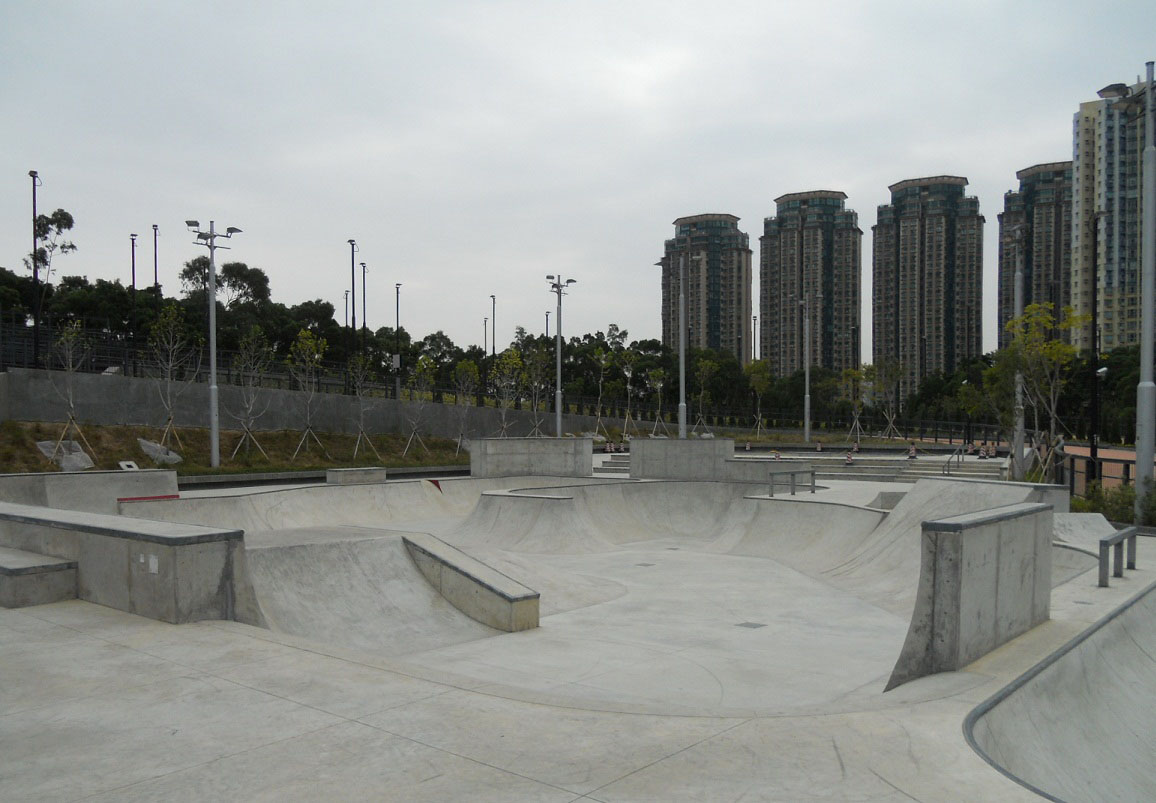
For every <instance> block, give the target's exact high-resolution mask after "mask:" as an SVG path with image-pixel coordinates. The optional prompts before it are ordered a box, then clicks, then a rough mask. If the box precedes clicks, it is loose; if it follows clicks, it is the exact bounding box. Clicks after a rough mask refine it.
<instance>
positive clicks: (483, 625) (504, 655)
mask: <svg viewBox="0 0 1156 803" xmlns="http://www.w3.org/2000/svg"><path fill="white" fill-rule="evenodd" d="M765 491H766V489H765V487H760V486H757V485H752V484H750V483H739V482H730V483H727V482H705V481H665V480H663V481H636V480H598V479H593V478H588V479H559V478H549V477H522V478H503V479H484V480H482V479H447V480H442V481H440V482H436V483H435V482H430V481H424V480H423V481H409V482H391V483H384V484H367V485H357V486H312V487H307V488H297V489H286V490H272V491H259V492H253V493H229V494H226V495H221V496H191V497H187V498H181V499H164V500H152V501H133V502H124V503H122V504H121V512H122V514H123V515H127V516H132V517H137V518H144V519H152V520H158V521H168V522H180V523H184V524H198V525H202V526H212V527H216V528H224V529H230V530H234V529H235V530H243V531H244V533H245V535H244V550H243V553H242V554H241V555H239V556H238V557H237V560H236V564H237V565H236V569H237V580H236V586H237V588H236V594H235V597H236V604H235V608H234V614H235V618H237V619H238V620H240V621H243V622H248V623H251V624H256V625H260V626H262V627H267V628H270V629H272V630H275V631H278V632H281V633H285V634H288V635H291V636H296V637H303V638H307V639H314V640H317V641H322V642H326V643H333V644H336V645H338V646H342V647H348V648H352V649H357V650H362V651H366V652H369V653H373V654H376V655H380V656H387V657H390V658H392V659H398V660H404V661H405V662H407V663H408V664H411V665H413V666H415V667H424V668H426V669H428V670H430V671H438V672H452V673H454V674H455V675H459V676H462V677H463V678H464V679H465V680H467V681H468V682H472V683H477V682H484V683H487V684H492V685H493V686H494V687H495V688H498V687H500V688H502V689H503V693H507V694H510V695H514V696H519V697H523V698H527V699H544V700H550V701H554V702H558V701H561V702H564V703H566V704H572V705H576V706H594V707H598V708H605V709H607V710H623V711H652V712H659V711H661V712H671V711H677V712H680V713H694V714H711V715H719V714H728V713H730V714H749V713H752V712H759V713H773V712H779V711H787V710H798V709H814V710H821V709H825V708H828V707H832V706H834V707H835V708H836V709H838V710H848V709H851V710H853V709H856V708H859V707H867V708H870V707H876V706H879V705H884V704H886V703H885V702H884V700H885V699H886V698H884V697H883V696H882V692H883V691H884V690H885V689H887V688H890V687H894V686H898V685H900V684H902V683H904V682H906V681H911V680H916V679H917V678H919V677H922V676H925V675H934V674H936V673H939V672H941V671H943V670H944V669H945V668H946V669H957V668H959V667H960V666H962V665H964V664H966V663H967V662H969V661H968V660H965V659H967V658H969V657H970V658H974V657H978V656H979V654H982V652H985V651H987V650H989V649H991V648H992V647H994V646H996V644H997V643H999V641H1003V640H1006V638H1007V637H1009V636H1008V634H1005V635H1004V637H1002V638H999V639H998V640H997V641H993V640H992V638H993V637H992V636H991V634H988V635H987V636H984V637H983V638H979V639H978V641H979V642H981V645H980V646H981V647H982V651H981V652H980V653H978V654H976V655H974V656H968V654H967V650H966V649H965V648H966V645H964V649H963V650H962V652H960V650H959V649H956V652H955V653H953V655H952V657H951V658H950V659H949V660H947V662H946V663H944V661H943V660H942V656H940V657H939V658H936V656H934V655H932V654H931V652H932V648H931V644H932V642H933V641H934V639H933V638H932V633H931V630H930V629H929V626H928V623H927V622H922V623H920V622H918V621H916V620H918V619H919V616H914V615H915V614H916V613H917V612H918V611H919V610H921V609H922V608H927V609H928V610H930V606H931V604H932V602H931V601H932V599H933V597H934V594H935V593H939V592H937V591H935V589H933V588H931V587H930V586H929V587H927V588H921V583H923V584H926V583H929V582H930V580H928V579H927V578H928V577H929V573H928V570H927V568H926V567H924V566H922V565H921V564H923V563H924V562H926V561H927V559H928V558H927V556H926V554H924V553H925V552H926V549H925V548H924V547H922V546H921V543H922V542H923V541H924V540H925V536H924V533H923V529H924V522H926V521H928V520H944V521H948V520H950V519H951V517H958V516H961V515H962V516H965V517H966V516H968V515H974V514H976V512H977V511H989V510H991V509H998V510H1000V511H1005V514H1004V515H1007V516H1011V517H1012V518H1015V519H1016V521H1018V522H1020V524H1021V525H1022V524H1023V523H1024V522H1027V523H1028V525H1029V530H1030V533H1031V534H1029V536H1028V542H1032V541H1033V539H1034V541H1035V542H1038V541H1039V536H1038V535H1035V533H1037V531H1041V527H1044V526H1045V525H1046V527H1047V530H1048V532H1049V533H1050V529H1051V528H1050V516H1051V507H1050V506H1049V505H1048V504H1042V503H1043V502H1044V501H1047V502H1049V503H1050V502H1053V501H1054V494H1055V491H1054V489H1052V490H1049V489H1048V488H1047V487H1046V486H1032V485H1017V484H1008V483H992V482H976V481H965V480H937V479H936V480H922V481H920V482H919V483H918V484H916V485H915V486H914V487H913V488H912V489H911V490H910V491H908V492H906V493H905V494H904V495H903V497H902V498H901V499H899V500H898V502H896V503H894V505H893V506H892V505H891V504H890V502H893V501H894V494H893V493H892V494H891V497H890V499H889V504H888V507H891V509H890V510H884V509H883V508H882V507H875V506H872V504H871V503H872V502H873V501H875V500H874V498H873V497H876V496H878V495H879V492H878V491H871V492H870V496H871V497H872V498H868V497H863V498H857V499H854V500H853V501H851V502H848V501H826V498H827V496H828V495H827V494H824V493H820V494H817V495H815V496H813V497H812V496H810V495H809V494H800V495H798V496H793V497H792V496H777V497H769V496H767V495H766V494H765ZM844 496H846V495H844ZM1000 526H1005V527H1006V523H1005V524H1004V525H1000ZM949 529H950V528H949ZM993 532H995V531H993ZM945 537H946V536H945ZM993 537H994V538H995V539H996V541H997V542H998V541H999V540H1000V539H1001V538H1002V539H1003V540H1004V541H1005V542H1006V541H1007V539H1008V538H1009V536H1008V534H1007V533H1006V532H1004V534H1003V535H1002V536H1001V535H999V533H998V532H997V533H995V535H994V536H993ZM1007 551H1008V550H1007V549H1006V547H1005V552H1007ZM1045 551H1046V552H1049V553H1050V547H1048V545H1047V543H1046V542H1045ZM430 553H440V554H441V555H442V559H441V563H440V564H439V565H440V566H441V567H442V568H440V569H439V571H441V572H442V575H443V576H444V575H446V573H449V574H450V575H453V576H455V577H456V576H457V574H458V573H460V572H461V570H460V567H459V566H458V564H460V563H462V562H472V563H471V566H472V568H471V569H470V570H469V571H467V572H465V573H466V574H467V575H469V576H470V577H472V578H474V580H475V581H477V580H478V578H479V577H480V578H481V579H480V582H475V585H474V587H475V589H476V588H477V587H482V588H483V589H490V590H494V589H498V590H499V591H501V590H503V589H505V590H506V591H508V592H509V594H508V595H507V597H508V598H515V597H516V598H518V599H521V600H522V601H523V602H527V603H528V602H529V601H530V600H531V599H532V602H533V605H534V606H536V610H535V613H534V615H532V616H530V615H523V614H520V615H521V616H522V619H521V620H519V623H514V624H502V623H501V622H495V621H494V620H493V619H487V618H486V617H484V616H479V615H477V613H476V611H475V610H474V609H473V608H471V607H470V606H469V605H468V604H465V605H463V604H460V603H461V598H460V597H461V595H460V594H459V598H458V600H457V601H455V600H454V599H451V598H450V597H449V596H448V595H447V594H446V593H445V584H443V585H442V586H438V585H437V584H435V582H433V581H432V580H431V573H430V572H429V571H428V569H429V567H428V565H427V564H428V563H429V560H428V555H429V554H430ZM423 555H424V556H427V557H423ZM445 555H452V556H456V557H451V558H449V559H445V558H444V556H445ZM993 560H994V558H993ZM1017 560H1018V562H1019V565H1018V566H1017V567H1013V571H1016V572H1020V573H1021V574H1022V572H1023V571H1024V566H1027V565H1028V564H1029V563H1030V564H1031V566H1032V567H1034V566H1035V564H1036V563H1040V564H1042V565H1043V569H1042V570H1041V571H1043V572H1044V573H1046V574H1047V576H1046V577H1042V576H1041V577H1040V578H1035V579H1033V578H1031V577H1029V578H1028V582H1027V588H1028V594H1029V596H1031V595H1034V596H1035V597H1036V598H1037V599H1038V598H1039V597H1040V596H1041V594H1043V596H1044V597H1045V600H1046V594H1047V591H1048V590H1049V589H1050V587H1051V584H1052V573H1053V572H1052V570H1051V566H1050V562H1049V561H1048V560H1040V561H1026V560H1025V556H1023V555H1020V556H1019V558H1017ZM1088 565H1089V566H1090V565H1091V563H1090V562H1089V564H1088ZM447 567H448V568H447ZM1033 570H1034V569H1033ZM921 575H922V576H923V578H924V579H923V580H921ZM1021 585H1022V583H1021ZM1041 589H1042V590H1041ZM992 591H993V592H994V586H993V589H992ZM468 593H469V594H470V595H476V593H477V592H476V591H473V590H471V591H470V592H468ZM483 593H485V592H484V591H483ZM519 595H520V596H519ZM983 596H984V597H985V598H986V597H988V596H990V597H991V599H992V600H993V606H994V600H995V595H994V593H993V594H989V592H988V591H987V590H985V591H984V592H983ZM922 597H926V600H927V601H926V602H925V603H920V602H919V600H920V599H921V598H922ZM1020 607H1024V605H1021V606H1020ZM1037 607H1038V606H1037ZM1026 610H1027V611H1028V612H1027V613H1026V614H1024V615H1023V616H1020V619H1022V620H1023V621H1021V622H1019V625H1018V627H1019V630H1018V631H1017V632H1022V630H1024V629H1027V628H1028V627H1030V625H1031V624H1033V623H1035V622H1037V621H1038V620H1039V612H1038V611H1037V612H1036V619H1035V620H1031V616H1032V613H1031V601H1030V600H1028V601H1027V603H1026ZM991 613H994V607H993V610H992V611H990V612H989V614H991ZM1043 615H1044V616H1046V601H1045V602H1044V614H1043ZM527 616H529V620H528V619H527ZM913 616H914V619H913ZM507 618H509V617H507ZM515 618H516V617H515ZM923 618H924V619H927V618H928V614H927V612H926V611H925V612H924V614H923ZM1005 618H1006V617H1005ZM534 625H539V626H537V627H535V626H534ZM956 629H957V630H958V626H956ZM510 631H516V632H510ZM1010 635H1015V633H1011V634H1010ZM957 640H958V639H957ZM965 640H966V639H965ZM973 640H974V639H973ZM957 646H958V645H957ZM973 646H974V645H973ZM973 651H974V650H973ZM897 662H899V663H898V664H897ZM657 677H661V678H663V681H664V682H663V683H661V684H658V683H654V682H653V680H654V678H657ZM968 682H969V680H968V678H967V677H966V676H954V677H952V678H949V679H948V680H946V681H944V680H940V681H938V684H940V685H942V684H943V683H947V684H948V686H953V684H954V686H958V685H959V684H960V683H962V684H967V683H968ZM930 686H936V682H931V683H930ZM930 686H929V687H930ZM912 693H918V692H910V691H909V692H907V694H908V695H910V694H912Z"/></svg>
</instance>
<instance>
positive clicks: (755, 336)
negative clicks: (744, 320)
mask: <svg viewBox="0 0 1156 803" xmlns="http://www.w3.org/2000/svg"><path fill="white" fill-rule="evenodd" d="M751 321H752V323H751V359H752V360H757V359H758V358H759V316H758V315H755V316H753V317H752V318H751Z"/></svg>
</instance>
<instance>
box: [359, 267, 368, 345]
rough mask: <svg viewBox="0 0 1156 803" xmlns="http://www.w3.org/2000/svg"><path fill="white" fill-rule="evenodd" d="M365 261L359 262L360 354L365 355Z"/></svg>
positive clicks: (366, 316) (366, 320)
mask: <svg viewBox="0 0 1156 803" xmlns="http://www.w3.org/2000/svg"><path fill="white" fill-rule="evenodd" d="M365 271H366V268H365V263H364V262H362V263H361V356H362V357H364V356H365V333H366V331H367V330H368V329H369V325H368V323H369V316H368V315H366V314H365Z"/></svg>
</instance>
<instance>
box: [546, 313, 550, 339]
mask: <svg viewBox="0 0 1156 803" xmlns="http://www.w3.org/2000/svg"><path fill="white" fill-rule="evenodd" d="M549 336H550V310H546V337H549Z"/></svg>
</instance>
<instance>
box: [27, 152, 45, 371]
mask: <svg viewBox="0 0 1156 803" xmlns="http://www.w3.org/2000/svg"><path fill="white" fill-rule="evenodd" d="M28 175H29V177H30V178H31V179H32V292H33V294H34V295H33V299H32V367H33V368H39V367H40V297H41V295H42V293H41V292H40V260H39V259H38V256H39V255H38V254H37V252H36V246H37V244H38V243H39V240H40V238H38V237H37V236H36V187H37V185H38V184H39V183H40V178H39V174H38V173H37V172H36V171H35V170H29V171H28Z"/></svg>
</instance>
